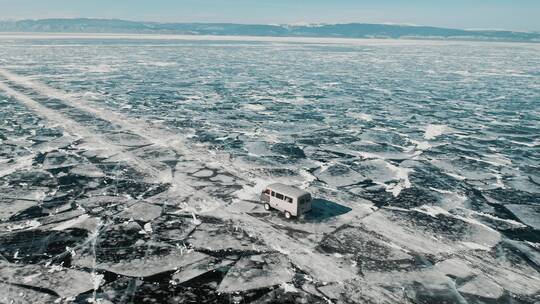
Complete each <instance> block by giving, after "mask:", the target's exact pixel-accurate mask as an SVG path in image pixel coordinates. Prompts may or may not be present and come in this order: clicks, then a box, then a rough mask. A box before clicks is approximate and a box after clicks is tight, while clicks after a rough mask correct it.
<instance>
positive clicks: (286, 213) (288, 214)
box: [285, 211, 291, 219]
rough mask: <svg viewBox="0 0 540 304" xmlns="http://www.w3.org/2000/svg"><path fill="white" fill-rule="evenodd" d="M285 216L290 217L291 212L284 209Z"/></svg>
mask: <svg viewBox="0 0 540 304" xmlns="http://www.w3.org/2000/svg"><path fill="white" fill-rule="evenodd" d="M285 218H286V219H290V218H291V214H290V213H289V211H285Z"/></svg>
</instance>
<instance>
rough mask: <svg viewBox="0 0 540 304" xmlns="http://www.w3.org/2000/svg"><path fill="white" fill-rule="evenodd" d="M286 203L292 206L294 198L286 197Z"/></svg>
mask: <svg viewBox="0 0 540 304" xmlns="http://www.w3.org/2000/svg"><path fill="white" fill-rule="evenodd" d="M285 201H286V202H287V203H291V204H292V198H290V197H288V196H285Z"/></svg>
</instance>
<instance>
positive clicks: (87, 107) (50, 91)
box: [0, 68, 358, 282]
mask: <svg viewBox="0 0 540 304" xmlns="http://www.w3.org/2000/svg"><path fill="white" fill-rule="evenodd" d="M0 75H2V76H3V77H5V78H6V79H7V80H9V81H11V82H13V83H15V84H18V85H21V86H22V87H25V88H28V89H31V90H33V91H35V92H37V93H39V94H42V95H44V96H48V97H50V98H54V99H57V100H58V101H59V102H61V103H63V104H65V105H67V106H70V107H73V108H76V109H78V110H80V111H82V112H86V113H90V114H92V115H94V116H95V117H98V118H100V119H102V120H105V121H108V122H110V123H112V124H115V125H118V126H120V127H121V128H123V129H125V130H127V131H130V132H133V133H135V134H137V135H139V136H141V137H143V138H144V139H145V140H148V141H149V142H150V143H152V144H153V145H156V146H161V147H165V148H169V149H172V150H173V151H174V152H176V153H177V154H179V155H188V156H190V157H192V158H193V160H194V161H198V162H199V163H201V164H209V163H210V164H215V165H217V166H218V167H219V168H220V169H221V170H223V171H225V172H228V173H229V174H232V175H233V176H235V177H237V178H239V179H240V180H241V181H243V182H244V183H245V184H247V183H248V182H247V180H249V177H253V176H254V175H253V174H251V173H249V172H243V171H242V169H240V168H236V167H235V166H234V165H232V164H230V162H228V163H229V164H228V165H229V167H226V166H224V165H223V164H222V163H218V162H216V158H215V157H217V156H218V155H208V154H209V153H208V151H203V149H200V148H195V147H191V146H189V147H188V146H187V145H186V144H185V143H183V139H182V138H181V137H180V136H178V135H176V134H173V133H171V132H169V131H166V130H163V129H158V128H156V127H154V126H153V125H150V124H149V123H147V122H145V121H142V120H138V119H134V118H131V117H127V116H125V115H123V114H120V113H116V112H113V111H112V110H110V109H105V108H103V107H102V106H101V105H98V104H96V103H94V102H91V101H87V100H84V99H80V98H75V97H74V96H72V95H70V94H67V93H65V92H62V91H60V90H57V89H54V88H51V87H49V86H47V85H45V84H42V83H39V82H37V81H33V80H30V79H28V78H27V77H24V76H19V75H16V74H13V73H11V72H9V71H7V70H5V69H1V68H0ZM0 89H2V90H4V91H6V93H8V94H10V95H12V96H14V97H15V98H16V99H18V100H19V101H21V102H23V103H24V104H25V105H27V106H28V107H30V108H32V109H34V110H35V111H36V112H37V113H39V114H41V115H43V116H45V117H46V118H48V119H49V120H50V121H53V122H55V123H56V124H59V125H62V124H64V125H66V126H68V127H69V129H71V130H78V131H79V132H78V134H79V135H81V136H83V137H84V138H87V139H88V138H91V139H94V142H95V143H96V144H103V145H106V146H107V147H109V148H110V149H112V150H113V151H116V152H118V153H119V154H122V155H125V156H126V157H127V158H128V159H129V160H130V161H132V162H133V164H134V165H135V166H136V167H138V168H140V169H142V170H143V172H148V173H150V174H152V175H154V176H156V177H158V180H159V174H156V169H155V168H153V167H152V166H151V165H148V164H146V163H145V160H144V159H140V158H139V157H138V156H136V155H134V154H132V153H131V152H128V151H124V149H122V148H121V147H118V146H115V145H114V143H111V142H109V141H108V140H106V139H104V138H101V137H99V136H97V135H96V134H95V133H94V132H90V131H89V130H86V128H85V127H83V126H82V125H80V124H78V123H77V122H75V121H73V120H71V119H69V118H66V117H64V116H63V115H61V114H58V113H56V112H55V111H54V110H51V109H48V108H46V107H44V106H43V105H41V104H40V103H39V102H36V101H34V100H32V99H31V98H30V97H28V96H26V95H25V94H22V93H19V92H17V91H15V90H13V89H12V88H10V87H8V86H7V85H5V84H3V83H1V82H0ZM224 160H225V159H224ZM231 169H232V170H231ZM233 170H234V171H233ZM232 171H233V172H234V173H232ZM246 175H247V177H248V178H246ZM167 182H169V183H171V185H172V187H173V189H171V191H172V194H174V193H180V192H177V191H181V192H184V193H185V192H186V191H187V192H188V193H192V194H194V195H197V197H198V198H201V199H204V200H206V201H207V202H209V203H211V204H212V205H214V204H215V205H216V206H219V199H216V198H214V197H211V196H210V195H208V194H206V193H201V192H200V191H198V190H196V189H194V188H193V187H191V186H190V185H188V184H186V183H185V182H183V181H182V180H179V179H177V178H174V177H172V178H171V179H170V180H168V181H167ZM242 186H244V185H242ZM221 211H223V212H222V214H220V215H219V216H221V217H223V218H227V219H230V220H233V221H234V222H236V223H238V224H239V226H241V227H243V229H244V230H245V231H246V232H248V233H249V234H251V235H253V236H256V237H257V238H259V239H261V240H263V241H264V242H265V243H266V244H267V245H268V246H269V247H271V248H273V249H275V250H277V251H279V252H282V253H283V254H285V255H287V256H288V257H289V259H290V260H291V261H292V262H293V263H294V264H295V265H297V266H298V267H300V268H301V269H302V270H303V271H305V272H306V273H308V274H309V275H310V276H311V277H312V278H313V279H315V280H318V281H321V282H343V281H346V280H352V279H355V278H358V276H357V275H356V272H355V271H354V269H353V267H348V266H346V265H343V264H339V263H338V262H337V261H336V260H335V259H333V258H332V257H329V256H327V255H325V254H323V253H319V252H316V251H314V248H312V247H310V246H308V245H306V244H303V243H301V242H298V240H296V239H294V238H292V237H289V236H287V235H285V234H283V232H282V231H278V230H277V229H276V228H274V227H272V226H271V225H269V224H268V223H264V221H262V220H260V219H257V218H255V217H252V216H249V215H247V214H245V213H243V212H242V213H238V212H234V211H231V210H227V209H221Z"/></svg>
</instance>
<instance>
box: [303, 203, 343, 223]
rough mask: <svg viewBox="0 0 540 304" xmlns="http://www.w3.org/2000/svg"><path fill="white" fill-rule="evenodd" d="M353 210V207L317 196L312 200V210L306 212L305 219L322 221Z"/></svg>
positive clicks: (307, 220)
mask: <svg viewBox="0 0 540 304" xmlns="http://www.w3.org/2000/svg"><path fill="white" fill-rule="evenodd" d="M351 210H352V209H351V208H349V207H346V206H343V205H340V204H338V203H335V202H332V201H329V200H325V199H322V198H315V199H313V200H312V201H311V211H310V212H308V213H306V214H304V216H303V220H304V221H306V222H322V221H325V220H328V219H330V218H333V217H336V216H340V215H343V214H345V213H348V212H349V211H351Z"/></svg>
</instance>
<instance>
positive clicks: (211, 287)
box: [0, 34, 540, 303]
mask: <svg viewBox="0 0 540 304" xmlns="http://www.w3.org/2000/svg"><path fill="white" fill-rule="evenodd" d="M539 54H540V45H538V44H518V43H515V44H514V43H509V44H508V43H507V44H503V43H482V42H452V41H448V42H443V41H408V40H403V41H401V40H346V39H330V40H324V39H318V40H316V39H292V38H291V39H289V38H277V39H269V38H260V39H259V38H255V37H251V38H239V37H227V38H216V37H210V38H208V37H207V38H204V37H186V36H172V37H169V38H167V37H166V36H134V35H107V36H100V35H75V36H66V35H48V36H39V35H37V36H36V35H30V36H29V35H5V34H4V35H0V204H1V205H0V206H1V208H0V244H1V246H0V278H1V280H0V302H1V303H4V302H8V303H9V302H11V301H14V302H21V303H22V302H30V301H32V302H47V301H55V300H57V299H58V298H61V299H62V300H66V301H75V302H79V303H84V302H88V301H96V302H97V301H99V302H101V303H118V302H125V303H130V302H134V303H143V302H161V303H167V302H171V303H172V302H181V303H182V302H183V303H188V302H190V301H194V302H199V303H203V302H204V303H291V302H296V303H328V302H330V303H348V302H350V303H364V302H365V303H536V302H535V301H538V299H539V296H540V272H539V271H540V252H539V250H540V234H539V233H540V220H539V219H540V56H539ZM272 182H282V183H287V184H292V185H295V186H298V187H300V188H303V189H306V190H307V191H309V192H311V193H312V195H313V196H314V197H315V198H316V200H315V201H314V210H313V211H312V212H311V213H310V214H307V215H306V216H304V217H301V218H299V219H292V220H286V219H285V218H284V216H283V215H282V214H280V213H279V212H277V211H275V210H274V211H270V212H267V211H265V210H264V208H262V205H261V204H260V203H259V202H258V197H259V194H260V192H261V191H262V190H263V188H264V187H265V185H267V184H270V183H272Z"/></svg>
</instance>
